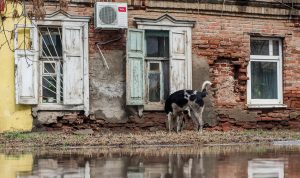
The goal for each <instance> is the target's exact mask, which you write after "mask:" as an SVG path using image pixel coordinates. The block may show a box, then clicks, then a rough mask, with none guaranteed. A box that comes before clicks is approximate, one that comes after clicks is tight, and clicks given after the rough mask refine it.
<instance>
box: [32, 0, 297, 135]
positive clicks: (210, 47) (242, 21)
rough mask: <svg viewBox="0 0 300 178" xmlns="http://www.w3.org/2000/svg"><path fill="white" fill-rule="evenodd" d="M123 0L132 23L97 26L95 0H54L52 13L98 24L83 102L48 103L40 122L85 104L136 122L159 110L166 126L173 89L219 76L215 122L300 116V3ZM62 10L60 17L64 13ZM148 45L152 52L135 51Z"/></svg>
mask: <svg viewBox="0 0 300 178" xmlns="http://www.w3.org/2000/svg"><path fill="white" fill-rule="evenodd" d="M120 2H125V3H127V4H128V11H127V12H128V29H127V28H125V29H118V30H107V29H102V30H95V24H94V20H95V19H94V18H97V16H95V15H94V2H89V1H85V0H76V1H71V2H70V3H69V7H68V8H67V9H64V11H65V12H63V13H62V11H59V10H60V8H59V7H58V6H57V4H56V3H54V2H46V3H45V10H46V14H48V15H47V16H46V18H45V19H46V20H47V19H48V20H50V19H51V17H52V18H54V17H55V16H56V15H57V14H56V15H55V14H53V13H55V12H57V13H58V14H59V13H60V14H64V15H62V16H64V18H65V17H68V21H70V22H71V21H72V19H73V20H74V21H76V20H78V19H84V18H85V19H89V20H86V21H84V20H82V21H84V22H85V23H86V24H88V25H87V26H86V27H85V29H87V30H88V32H86V34H84V35H83V38H86V41H84V42H83V43H84V45H87V46H85V47H84V49H85V50H86V52H88V54H85V55H86V58H87V59H86V61H88V66H86V67H85V68H84V69H83V71H84V74H85V75H87V74H88V77H87V78H88V80H89V82H86V83H85V84H84V85H85V87H83V88H84V89H83V90H84V91H86V92H85V94H84V96H85V98H84V103H85V104H83V107H79V106H78V105H77V106H78V107H77V108H76V107H73V108H72V109H69V108H70V107H68V108H67V107H66V108H63V109H62V108H60V109H54V110H50V111H49V109H47V107H46V108H43V109H42V107H40V108H39V107H38V108H37V109H35V110H34V111H35V112H34V113H35V115H36V116H37V117H38V118H39V119H38V120H39V121H40V122H42V123H45V119H43V118H45V117H46V118H47V119H46V120H47V122H48V121H49V122H48V123H51V122H52V121H53V118H56V117H61V116H63V115H65V114H66V113H68V112H69V111H70V112H71V111H79V110H85V111H86V115H89V116H90V118H92V119H95V120H100V121H101V122H102V121H103V120H105V121H106V122H113V123H116V122H117V123H126V122H127V121H128V118H130V117H138V115H140V116H141V117H142V118H144V119H145V120H152V122H151V123H152V125H151V124H149V126H155V124H160V126H162V125H163V123H164V122H165V118H166V117H165V114H164V113H163V112H162V108H163V103H164V100H165V98H166V97H167V95H168V94H169V93H170V92H173V91H176V90H177V89H182V88H188V89H190V88H192V89H200V88H201V85H202V83H203V81H204V80H210V81H212V82H213V86H212V87H213V88H212V89H211V90H210V91H209V97H208V98H207V99H206V100H205V102H206V109H205V112H204V119H205V123H207V124H208V125H209V126H221V127H217V128H223V129H224V130H226V129H228V128H229V127H231V126H236V127H243V128H275V127H276V128H298V127H299V126H300V122H299V116H300V111H298V110H299V108H300V96H299V94H300V90H299V88H300V82H299V81H298V80H299V79H300V72H299V71H300V70H299V69H300V67H298V64H299V63H300V31H299V28H300V25H299V17H300V16H299V15H300V10H299V9H300V3H297V2H296V1H294V2H293V1H273V0H227V1H223V0H215V1H206V0H205V1H204V0H201V1H196V0H187V1H181V0H177V1H160V0H145V1H135V0H131V1H120ZM28 6H30V5H28ZM58 11H59V12H58ZM49 14H52V15H49ZM58 16H59V15H58ZM58 16H56V18H57V19H56V21H57V20H59V19H64V18H62V16H60V17H58ZM83 17H84V18H83ZM65 19H66V18H65ZM70 19H71V20H70ZM44 21H45V20H44ZM46 24H47V25H49V24H50V25H51V23H46ZM41 25H42V23H41ZM44 25H45V24H44ZM42 26H43V25H42ZM58 32H59V31H58ZM58 32H57V33H58ZM129 32H132V33H131V34H134V35H133V36H130V35H127V34H129ZM132 45H133V46H132ZM131 47H133V48H131ZM126 49H127V51H126ZM139 50H140V51H139ZM139 52H140V54H143V55H141V56H138V57H137V56H135V57H133V58H132V56H130V55H133V56H134V55H137V54H138V53H139ZM131 58H132V59H131ZM126 60H127V63H126ZM131 62H132V63H131ZM84 65H86V64H84ZM85 70H88V71H85ZM126 70H127V71H126ZM126 74H127V77H126ZM74 86H76V85H74ZM86 88H88V90H87V89H86ZM50 101H51V100H50ZM86 101H88V102H86ZM71 104H72V102H71ZM74 105H76V103H75V104H74ZM49 113H50V115H49ZM54 113H56V114H54ZM49 118H50V119H49ZM51 118H52V119H51ZM54 120H55V119H54ZM100 121H99V123H100ZM47 122H46V123H47ZM54 122H56V121H54Z"/></svg>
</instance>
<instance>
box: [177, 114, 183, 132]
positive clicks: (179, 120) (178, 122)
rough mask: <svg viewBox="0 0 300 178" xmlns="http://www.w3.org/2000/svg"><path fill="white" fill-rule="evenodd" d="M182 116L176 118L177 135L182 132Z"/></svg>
mask: <svg viewBox="0 0 300 178" xmlns="http://www.w3.org/2000/svg"><path fill="white" fill-rule="evenodd" d="M181 117H182V116H181V115H177V117H176V133H178V132H179V131H180V125H181Z"/></svg>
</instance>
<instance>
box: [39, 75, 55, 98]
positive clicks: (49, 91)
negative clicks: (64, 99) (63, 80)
mask: <svg viewBox="0 0 300 178" xmlns="http://www.w3.org/2000/svg"><path fill="white" fill-rule="evenodd" d="M42 86H43V88H42V92H43V96H42V97H43V99H42V100H43V103H56V102H57V101H56V77H55V76H43V77H42Z"/></svg>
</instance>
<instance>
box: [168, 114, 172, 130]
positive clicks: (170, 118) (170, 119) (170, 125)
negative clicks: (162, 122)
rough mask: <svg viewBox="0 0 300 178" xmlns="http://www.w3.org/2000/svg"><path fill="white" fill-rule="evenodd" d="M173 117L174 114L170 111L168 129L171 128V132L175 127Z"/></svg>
mask: <svg viewBox="0 0 300 178" xmlns="http://www.w3.org/2000/svg"><path fill="white" fill-rule="evenodd" d="M172 118H173V114H172V112H169V114H168V120H167V129H168V130H169V132H171V131H172V129H173V126H172V125H173V124H172V120H173V119H172Z"/></svg>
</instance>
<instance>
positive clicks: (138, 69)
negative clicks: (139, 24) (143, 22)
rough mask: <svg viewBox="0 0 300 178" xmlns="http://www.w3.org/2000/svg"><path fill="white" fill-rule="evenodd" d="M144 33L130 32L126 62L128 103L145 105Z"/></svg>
mask: <svg viewBox="0 0 300 178" xmlns="http://www.w3.org/2000/svg"><path fill="white" fill-rule="evenodd" d="M143 39H144V31H143V30H137V29H129V30H128V40H127V61H126V71H127V72H126V81H127V87H126V103H127V105H143V104H144V85H145V84H144V83H145V79H144V40H143Z"/></svg>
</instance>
